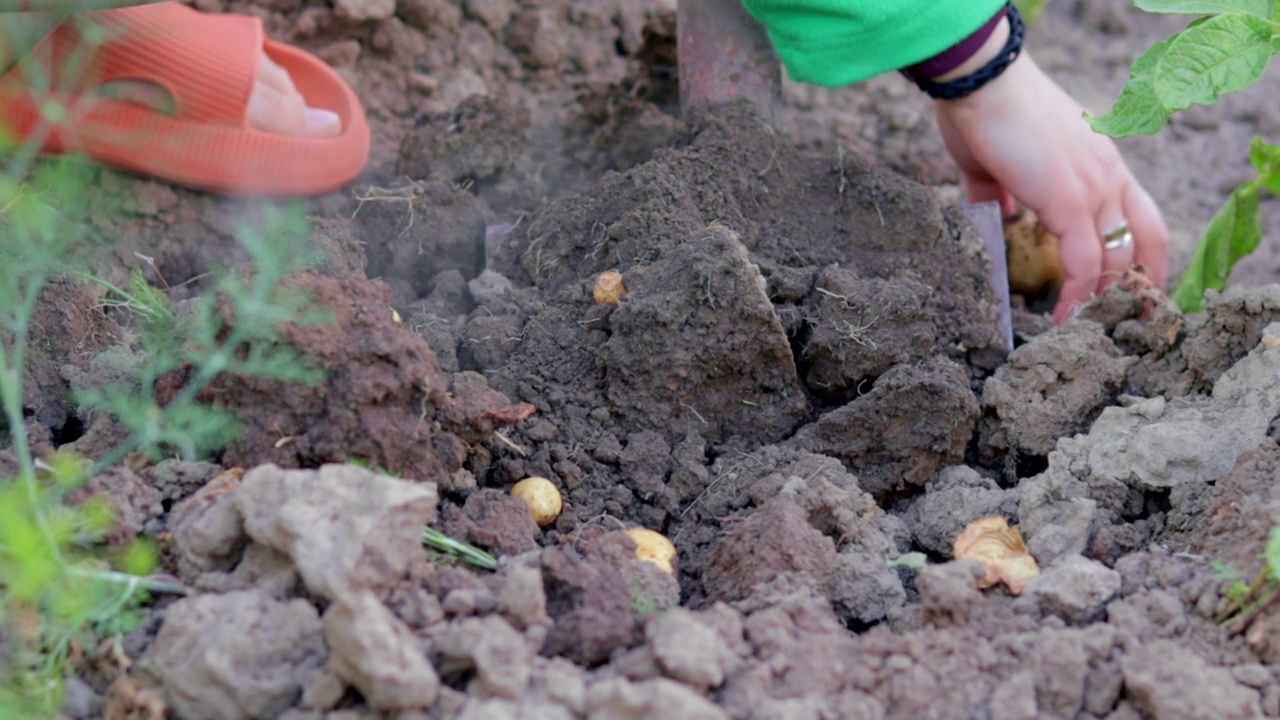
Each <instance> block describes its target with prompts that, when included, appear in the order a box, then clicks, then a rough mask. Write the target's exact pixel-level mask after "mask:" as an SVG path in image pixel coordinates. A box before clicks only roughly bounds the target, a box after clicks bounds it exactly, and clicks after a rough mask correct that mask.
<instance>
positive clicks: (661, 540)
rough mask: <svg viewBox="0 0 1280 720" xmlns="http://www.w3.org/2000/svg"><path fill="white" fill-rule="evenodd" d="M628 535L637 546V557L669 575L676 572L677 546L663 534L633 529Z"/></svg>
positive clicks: (643, 529)
mask: <svg viewBox="0 0 1280 720" xmlns="http://www.w3.org/2000/svg"><path fill="white" fill-rule="evenodd" d="M627 535H630V536H631V539H632V540H633V541H635V544H636V557H637V558H639V559H641V560H646V561H648V562H651V563H653V564H654V565H657V566H658V567H659V568H662V570H663V572H665V573H667V574H668V575H674V574H675V572H676V568H675V559H676V546H675V545H673V544H671V541H670V540H668V539H667V538H666V536H664V535H663V534H662V533H657V532H654V531H653V530H648V529H645V528H631V529H630V530H628V531H627Z"/></svg>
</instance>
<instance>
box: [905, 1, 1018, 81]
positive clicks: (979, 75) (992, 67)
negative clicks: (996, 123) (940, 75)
mask: <svg viewBox="0 0 1280 720" xmlns="http://www.w3.org/2000/svg"><path fill="white" fill-rule="evenodd" d="M1005 15H1006V17H1008V18H1009V39H1008V40H1007V41H1006V42H1005V44H1004V48H1003V49H1001V51H1000V54H999V55H996V56H995V57H994V58H992V59H991V62H989V63H987V64H986V65H983V66H982V67H980V68H978V69H977V70H975V71H973V72H972V73H971V74H969V75H965V76H964V77H961V78H956V79H955V80H950V81H948V82H943V83H939V82H934V81H933V80H930V79H929V78H923V77H916V76H915V75H914V74H913V73H910V72H908V71H905V70H904V71H903V72H902V74H903V75H905V76H906V77H907V78H908V79H910V80H911V81H912V82H914V83H915V84H916V86H917V87H919V88H920V89H921V90H923V91H925V93H927V94H928V95H929V97H931V98H933V99H935V100H958V99H960V98H962V97H967V96H969V95H972V94H973V93H975V92H977V91H978V90H981V89H982V87H983V86H984V85H986V84H987V83H989V82H991V81H992V80H995V79H996V78H998V77H1000V75H1001V73H1003V72H1004V71H1005V70H1007V69H1008V68H1009V66H1010V65H1012V64H1013V61H1014V60H1017V59H1018V56H1019V55H1021V54H1022V44H1023V42H1024V41H1025V40H1026V35H1027V24H1026V22H1024V21H1023V19H1022V13H1020V12H1018V8H1017V6H1016V5H1014V4H1013V3H1009V5H1008V7H1007V8H1006V9H1005Z"/></svg>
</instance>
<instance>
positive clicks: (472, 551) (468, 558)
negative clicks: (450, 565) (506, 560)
mask: <svg viewBox="0 0 1280 720" xmlns="http://www.w3.org/2000/svg"><path fill="white" fill-rule="evenodd" d="M422 543H423V544H424V545H426V546H427V547H429V548H431V549H432V550H435V551H436V552H438V553H441V554H442V555H444V556H445V557H447V558H449V559H451V560H461V561H462V562H464V563H467V564H468V565H474V566H475V567H478V568H480V569H482V570H497V569H498V558H496V557H494V556H493V555H490V554H489V553H487V552H485V551H484V550H481V549H480V548H478V547H476V546H475V545H469V544H467V543H464V542H462V541H461V540H454V539H453V538H451V537H449V536H448V535H445V534H444V533H442V532H440V531H439V530H436V529H435V528H424V529H423V531H422Z"/></svg>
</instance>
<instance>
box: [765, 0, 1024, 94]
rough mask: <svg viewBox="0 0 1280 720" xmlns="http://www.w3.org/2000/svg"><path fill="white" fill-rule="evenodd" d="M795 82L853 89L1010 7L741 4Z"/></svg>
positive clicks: (791, 1) (978, 0)
mask: <svg viewBox="0 0 1280 720" xmlns="http://www.w3.org/2000/svg"><path fill="white" fill-rule="evenodd" d="M743 4H744V5H745V6H746V7H747V10H748V11H749V12H750V13H751V14H752V15H753V16H754V17H755V18H756V19H757V20H759V21H760V22H761V23H762V24H764V26H765V28H766V30H767V31H768V33H769V39H770V40H771V41H772V42H773V46H774V49H775V51H776V52H777V53H778V57H779V59H780V60H781V61H782V64H783V66H784V67H786V69H787V73H788V74H789V75H790V76H791V78H792V79H793V80H797V81H799V82H807V83H811V84H814V85H822V86H826V87H839V86H844V85H852V84H854V83H858V82H861V81H863V80H866V79H867V78H871V77H874V76H876V75H880V74H883V73H886V72H890V71H893V70H899V69H902V68H905V67H908V66H910V65H914V64H916V63H918V62H921V61H923V60H927V59H929V58H931V57H933V56H934V55H937V54H938V53H941V52H943V51H944V50H946V49H948V48H950V47H951V46H952V45H955V44H956V43H958V42H960V41H961V40H964V39H965V38H966V37H968V36H969V35H971V34H972V33H973V32H974V31H976V30H977V29H978V28H980V27H982V25H983V24H984V23H986V22H987V21H988V20H990V19H991V17H992V16H993V15H995V14H996V13H997V12H999V11H1000V8H1002V7H1004V5H1005V0H968V1H964V2H962V1H960V0H899V1H898V2H884V1H883V0H881V1H879V2H871V1H867V0H743Z"/></svg>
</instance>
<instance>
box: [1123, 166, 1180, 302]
mask: <svg viewBox="0 0 1280 720" xmlns="http://www.w3.org/2000/svg"><path fill="white" fill-rule="evenodd" d="M1124 211H1125V214H1126V215H1127V216H1128V218H1129V227H1131V228H1132V229H1133V238H1134V264H1135V265H1140V266H1142V269H1143V272H1145V273H1146V274H1147V277H1149V278H1151V282H1152V283H1154V284H1155V286H1156V287H1158V288H1164V287H1165V283H1166V282H1168V280H1169V227H1168V226H1167V225H1165V222H1164V216H1163V215H1161V213H1160V208H1159V206H1157V205H1156V201H1155V200H1153V199H1151V195H1149V194H1148V193H1147V191H1146V190H1144V189H1143V188H1142V186H1140V185H1138V183H1136V182H1132V183H1130V184H1129V191H1128V192H1127V193H1125V202H1124Z"/></svg>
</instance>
